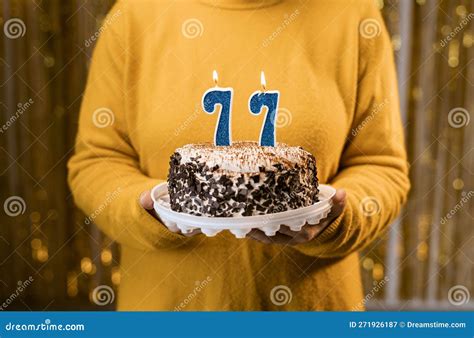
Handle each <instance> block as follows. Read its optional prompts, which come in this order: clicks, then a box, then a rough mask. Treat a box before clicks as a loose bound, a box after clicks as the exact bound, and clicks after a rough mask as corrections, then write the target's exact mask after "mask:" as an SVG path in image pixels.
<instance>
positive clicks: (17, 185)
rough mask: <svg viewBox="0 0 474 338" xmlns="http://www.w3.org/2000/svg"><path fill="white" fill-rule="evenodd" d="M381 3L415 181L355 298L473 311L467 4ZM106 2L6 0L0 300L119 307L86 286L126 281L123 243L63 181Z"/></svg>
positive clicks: (22, 306)
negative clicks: (92, 220) (87, 212)
mask: <svg viewBox="0 0 474 338" xmlns="http://www.w3.org/2000/svg"><path fill="white" fill-rule="evenodd" d="M309 1H316V0H309ZM303 2H304V1H303ZM376 2H377V4H378V5H379V7H380V8H381V10H382V12H383V15H384V17H385V20H386V25H387V27H388V29H389V31H390V33H391V37H392V45H393V49H394V52H395V55H396V60H397V68H398V75H399V87H400V100H401V108H402V115H403V121H404V125H405V131H406V139H407V148H408V154H409V162H410V165H411V180H412V190H411V193H410V197H409V202H408V204H407V206H406V208H405V209H404V210H403V212H402V213H401V215H400V217H399V219H398V220H397V221H396V222H395V223H394V224H393V226H392V227H391V230H390V231H389V232H388V233H387V234H386V235H385V236H384V238H381V239H380V240H378V241H377V242H376V243H374V244H373V245H372V246H371V247H370V248H368V249H367V250H366V251H365V252H363V253H361V255H360V256H361V257H360V259H361V266H362V275H363V282H364V286H365V293H366V297H365V299H364V301H363V303H364V304H365V305H366V306H367V307H368V308H369V309H379V310H384V309H391V310H393V309H400V310H426V309H433V310H441V309H454V310H465V309H470V310H473V309H474V300H471V295H474V264H473V263H474V222H473V215H474V213H473V211H474V208H473V205H474V203H473V200H474V198H473V197H474V191H473V190H474V189H473V188H474V184H473V177H474V151H473V144H474V130H473V129H474V122H471V123H470V117H471V113H472V112H474V67H473V65H474V64H473V56H474V48H473V43H474V35H473V32H474V29H473V28H474V13H473V11H474V2H473V1H471V0H464V1H462V0H457V1H455V0H444V1H442V0H438V1H436V0H416V1H415V0H385V1H384V0H379V1H376ZM112 5H113V1H112V0H102V1H101V0H94V1H92V0H89V1H88V0H70V1H61V0H24V1H22V0H3V1H2V5H1V7H0V26H1V27H2V30H3V32H1V34H0V37H1V41H2V42H1V44H0V67H1V74H0V76H1V77H0V88H1V92H0V109H1V113H0V204H1V205H0V207H1V208H0V303H2V302H4V303H3V305H2V308H1V310H5V309H6V310H93V309H95V310H111V309H114V302H113V301H112V299H110V301H108V302H106V303H103V302H102V303H101V302H97V301H95V302H94V301H93V300H94V299H93V297H92V294H93V291H94V289H96V288H97V287H98V286H100V285H107V286H110V287H112V288H114V289H116V288H117V287H118V286H119V285H120V270H119V268H118V267H119V248H118V246H117V245H116V244H115V243H113V242H112V241H110V240H109V239H108V238H107V237H106V236H104V235H103V234H102V233H101V232H100V231H99V230H98V229H97V227H96V226H95V225H94V224H88V223H89V222H88V221H87V220H86V218H85V216H84V215H83V214H82V213H81V212H80V211H78V210H77V209H75V207H74V205H73V201H72V197H71V193H70V191H69V190H68V187H67V184H66V162H67V160H68V158H69V156H70V155H71V152H72V151H73V141H74V138H75V132H76V128H77V118H78V111H79V107H80V103H81V98H82V92H83V90H84V86H85V82H86V77H87V72H88V65H89V61H90V58H91V55H92V52H93V48H94V41H93V39H91V37H93V36H96V35H97V34H99V33H100V30H99V27H100V25H101V22H102V20H103V19H104V16H105V14H106V13H107V11H108V10H109V9H110V7H111V6H112ZM364 304H361V306H362V305H364Z"/></svg>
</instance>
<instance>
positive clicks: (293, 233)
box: [278, 225, 299, 237]
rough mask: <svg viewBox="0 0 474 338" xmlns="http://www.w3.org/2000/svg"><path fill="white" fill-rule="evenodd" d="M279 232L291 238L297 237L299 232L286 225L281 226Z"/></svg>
mask: <svg viewBox="0 0 474 338" xmlns="http://www.w3.org/2000/svg"><path fill="white" fill-rule="evenodd" d="M278 232H279V233H282V234H284V235H287V236H290V237H295V236H296V235H297V234H298V232H299V231H293V230H291V229H290V228H289V227H287V226H286V225H282V226H280V230H278Z"/></svg>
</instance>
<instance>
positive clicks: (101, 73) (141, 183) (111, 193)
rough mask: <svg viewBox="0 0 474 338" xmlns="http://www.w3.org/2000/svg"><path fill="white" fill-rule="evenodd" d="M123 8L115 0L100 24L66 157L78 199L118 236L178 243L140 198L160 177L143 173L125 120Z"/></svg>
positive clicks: (155, 244) (144, 245) (137, 242)
mask: <svg viewBox="0 0 474 338" xmlns="http://www.w3.org/2000/svg"><path fill="white" fill-rule="evenodd" d="M125 14H126V13H125V9H124V8H123V5H122V3H121V1H119V2H118V3H117V4H116V5H115V6H114V7H113V8H112V10H111V11H110V12H109V14H108V16H107V18H106V19H105V21H104V25H103V27H102V29H101V30H100V32H101V35H100V38H99V40H98V42H97V45H96V48H95V50H94V55H93V58H92V63H91V69H90V72H89V78H88V82H87V86H86V90H85V93H84V98H83V102H82V106H81V110H80V116H79V130H78V134H77V139H76V148H75V154H74V155H73V156H72V157H71V159H70V160H69V163H68V167H69V177H68V180H69V185H70V187H71V190H72V194H73V196H74V199H75V202H76V204H77V205H78V206H79V207H80V208H81V209H82V210H83V211H84V213H85V214H86V215H87V218H86V222H92V221H93V222H94V223H96V224H97V225H98V226H99V228H100V229H101V230H103V231H104V232H105V233H106V234H107V235H108V236H110V237H111V238H112V239H114V240H116V241H117V242H119V243H121V244H125V245H129V246H132V247H135V248H138V249H143V250H150V249H154V248H167V247H177V246H180V245H182V244H184V243H185V242H186V241H187V240H189V239H188V238H187V237H185V236H183V235H181V234H176V233H172V232H170V231H169V230H168V229H167V228H166V227H165V226H164V225H163V224H161V223H159V222H158V221H157V220H156V219H155V218H153V217H152V216H150V215H149V214H148V213H147V212H146V211H145V210H144V209H143V208H142V207H141V206H140V205H139V203H138V201H139V195H140V193H141V192H143V191H145V190H148V189H151V188H152V187H153V186H154V185H156V184H157V183H159V182H160V181H162V180H160V179H159V178H150V177H147V176H146V175H144V174H143V173H142V172H141V170H140V166H139V159H138V156H137V153H136V151H135V149H134V147H133V146H132V144H131V141H130V138H129V136H128V135H129V133H130V130H129V128H128V126H127V115H126V114H127V112H126V105H125V100H126V96H127V90H126V84H125V81H124V78H125V77H124V73H125V69H126V59H127V53H130V52H129V51H127V47H126V44H125V43H124V41H125V39H124V36H125V34H126V31H125V24H126V22H125Z"/></svg>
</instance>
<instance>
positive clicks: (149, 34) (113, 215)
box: [69, 0, 409, 310]
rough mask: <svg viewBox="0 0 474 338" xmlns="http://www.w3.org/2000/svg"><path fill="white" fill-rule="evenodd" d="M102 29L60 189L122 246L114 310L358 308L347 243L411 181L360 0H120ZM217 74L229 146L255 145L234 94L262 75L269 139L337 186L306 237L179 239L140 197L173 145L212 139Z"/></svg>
mask: <svg viewBox="0 0 474 338" xmlns="http://www.w3.org/2000/svg"><path fill="white" fill-rule="evenodd" d="M99 33H100V38H99V40H98V43H97V46H96V49H95V51H94V56H93V59H92V64H91V69H90V75H89V80H88V84H87V88H86V91H85V94H84V100H83V104H82V109H81V112H80V121H79V133H78V136H77V146H76V152H75V155H74V156H73V157H72V158H71V160H70V162H69V170H70V171H69V182H70V186H71V189H72V191H73V194H74V198H75V201H76V203H77V204H78V206H79V207H80V208H81V209H82V210H83V211H84V212H85V213H86V214H87V215H90V216H89V217H91V218H92V219H93V220H94V222H95V223H96V224H97V225H98V226H99V227H100V228H101V229H102V230H103V231H104V232H105V233H106V234H107V235H109V236H110V237H111V238H113V239H115V240H116V241H117V242H118V243H120V244H121V246H122V250H121V252H122V255H121V271H122V274H121V276H122V278H121V284H120V289H119V294H118V308H119V309H120V310H342V309H346V310H350V309H355V308H358V304H360V302H361V300H362V298H363V293H362V289H361V282H360V272H359V263H358V251H360V250H361V249H362V248H364V247H366V246H367V245H368V244H369V243H371V242H372V241H373V240H375V239H377V238H379V237H380V236H381V234H382V232H383V231H384V230H386V228H387V226H388V225H389V224H390V222H391V221H393V220H394V218H395V217H396V216H397V214H398V212H399V210H400V207H401V205H402V203H403V202H404V200H405V198H406V194H407V191H408V189H409V181H408V178H407V163H406V158H405V151H404V144H403V132H402V126H401V121H400V116H399V106H398V102H397V100H398V97H397V86H396V74H395V71H394V62H393V56H392V49H391V44H390V40H389V37H388V35H387V32H386V30H385V28H384V26H383V21H382V18H381V16H380V13H379V11H378V9H377V8H376V6H375V4H373V1H371V0H352V1H350V0H306V1H305V0H301V1H297V0H280V1H279V0H206V1H204V0H203V1H198V0H188V1H167V0H163V1H158V0H134V1H122V0H119V1H118V2H117V3H116V5H115V6H114V7H113V8H112V10H111V11H110V13H109V15H108V17H107V18H106V20H105V22H104V25H103V27H102V28H101V29H100V31H99ZM214 69H216V70H217V71H218V72H219V77H220V80H219V84H220V85H221V86H222V87H233V88H234V98H233V116H232V136H233V139H234V140H258V137H259V132H260V128H261V125H262V121H263V116H262V115H261V116H259V117H255V116H252V115H251V114H250V113H249V111H248V107H247V102H248V98H249V96H250V95H251V93H253V92H254V91H255V90H258V89H259V88H260V83H259V80H260V79H259V74H260V71H261V70H264V71H265V74H266V78H267V88H268V89H269V90H273V89H275V90H280V92H281V95H280V108H281V110H280V114H281V118H283V117H285V118H286V122H285V121H283V120H280V123H278V129H277V140H278V141H280V142H285V143H287V144H290V145H299V146H302V147H304V148H305V149H306V150H308V151H310V152H311V153H312V154H314V155H315V156H316V158H317V166H318V176H319V179H320V182H322V183H327V184H332V185H333V186H335V187H338V188H344V189H346V191H347V206H346V208H345V211H344V213H343V215H342V216H341V217H340V218H338V219H337V220H336V221H335V222H333V223H332V224H331V225H330V226H329V227H328V228H326V229H325V230H324V232H323V233H322V234H321V235H319V236H318V237H317V238H316V239H315V240H313V241H311V242H308V243H306V244H303V245H298V246H294V247H292V246H280V245H266V244H262V243H259V242H256V241H253V240H251V239H240V240H239V239H236V238H234V237H233V236H232V235H231V234H229V233H227V232H223V233H221V234H219V235H217V236H216V237H214V238H207V237H205V236H204V235H198V236H195V237H192V238H186V237H184V236H182V235H180V234H175V233H171V232H169V231H168V230H167V228H166V227H164V226H163V225H162V224H161V223H159V222H158V221H157V220H155V219H154V218H152V217H151V216H150V215H149V214H148V213H147V212H146V211H144V210H143V209H142V208H141V207H140V206H139V204H138V197H139V195H140V193H141V192H142V191H144V190H147V189H150V188H152V187H153V186H154V185H156V184H157V183H158V182H160V181H163V180H166V177H167V171H168V162H169V157H170V155H171V154H172V153H173V151H174V149H175V148H177V147H179V146H182V145H184V144H187V143H198V142H204V141H212V138H213V133H214V126H215V124H216V115H215V114H214V115H208V114H205V113H204V112H202V110H201V108H200V103H201V96H202V94H203V93H204V92H205V91H206V90H207V89H208V88H210V87H212V86H213V85H214V84H213V82H212V70H214ZM373 207H375V208H373ZM367 209H368V210H367ZM282 286H283V287H282ZM278 288H280V289H282V288H285V290H286V291H285V292H286V293H287V294H289V295H290V296H291V297H289V298H288V299H286V301H285V299H283V301H280V300H279V299H278V298H276V297H277V295H276V291H277V290H279V289H278ZM272 290H273V292H272ZM281 303H284V304H281Z"/></svg>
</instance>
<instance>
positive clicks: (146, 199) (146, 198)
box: [140, 190, 153, 210]
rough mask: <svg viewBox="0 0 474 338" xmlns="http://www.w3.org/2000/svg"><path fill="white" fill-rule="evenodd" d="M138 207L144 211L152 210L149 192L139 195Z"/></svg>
mask: <svg viewBox="0 0 474 338" xmlns="http://www.w3.org/2000/svg"><path fill="white" fill-rule="evenodd" d="M140 205H141V206H142V207H143V208H144V209H146V210H153V200H152V199H151V193H150V191H149V190H147V191H144V192H142V193H141V195H140Z"/></svg>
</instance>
